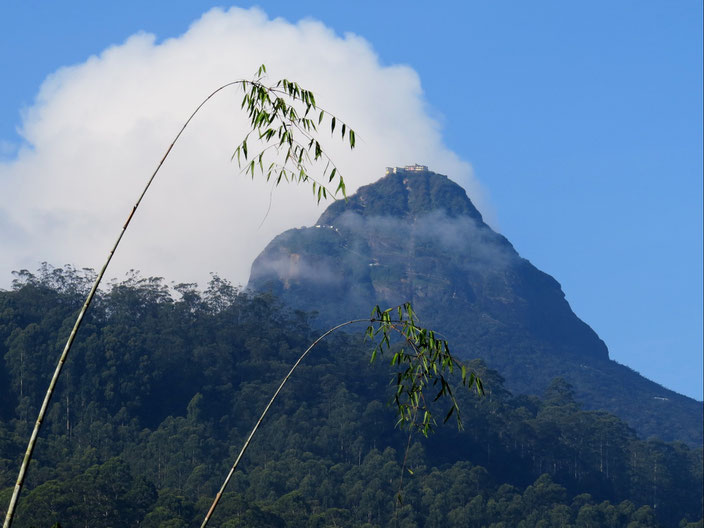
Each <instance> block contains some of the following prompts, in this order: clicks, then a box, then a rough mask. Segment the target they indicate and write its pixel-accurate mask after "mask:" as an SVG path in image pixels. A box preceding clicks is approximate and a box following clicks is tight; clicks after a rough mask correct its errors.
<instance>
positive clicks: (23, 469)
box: [3, 80, 249, 528]
mask: <svg viewBox="0 0 704 528" xmlns="http://www.w3.org/2000/svg"><path fill="white" fill-rule="evenodd" d="M246 82H249V81H244V80H239V81H232V82H229V83H227V84H223V85H222V86H220V87H219V88H218V89H216V90H215V91H213V92H212V93H211V94H210V95H209V96H208V97H206V98H205V99H203V101H202V102H201V103H200V104H199V105H198V107H196V109H195V110H194V111H193V113H192V114H191V115H190V117H189V118H188V120H187V121H186V122H185V124H184V125H183V126H182V127H181V130H179V132H178V134H176V137H175V138H174V140H173V141H172V142H171V144H170V145H169V148H167V149H166V153H165V154H164V156H163V157H162V158H161V161H160V162H159V164H158V165H157V167H156V169H155V170H154V172H153V173H152V175H151V177H150V178H149V180H148V181H147V184H146V185H145V186H144V189H143V190H142V192H141V194H140V195H139V198H138V199H137V201H136V202H135V204H134V206H133V207H132V210H131V211H130V214H129V216H128V217H127V220H126V221H125V223H124V224H123V226H122V229H121V230H120V234H119V235H118V236H117V240H115V243H114V244H113V246H112V249H111V250H110V253H108V256H107V259H106V260H105V263H104V264H103V267H102V268H101V269H100V273H98V276H97V277H96V278H95V282H94V283H93V287H92V288H91V289H90V292H89V293H88V296H87V297H86V300H85V302H84V303H83V307H82V308H81V311H80V312H79V313H78V317H77V318H76V322H75V323H74V324H73V329H72V330H71V333H70V334H69V336H68V340H67V341H66V345H65V346H64V349H63V352H62V353H61V357H60V358H59V362H58V363H57V364H56V369H55V370H54V375H53V376H52V378H51V381H50V382H49V388H48V389H47V391H46V394H45V395H44V401H43V402H42V406H41V407H40V409H39V415H38V416H37V421H36V422H35V423H34V429H33V430H32V435H31V436H30V438H29V443H28V444H27V450H26V451H25V454H24V458H23V459H22V465H21V466H20V471H19V474H18V476H17V482H16V483H15V488H14V490H13V492H12V498H11V499H10V504H9V505H8V508H7V513H6V514H5V522H4V523H3V528H10V526H11V524H12V519H13V517H14V515H15V509H16V507H17V500H18V499H19V495H20V492H21V491H22V486H23V484H24V479H25V476H26V474H27V469H28V468H29V463H30V461H31V459H32V453H33V452H34V448H35V446H36V444H37V438H38V436H39V430H40V429H41V426H42V423H43V422H44V416H45V415H46V411H47V409H48V408H49V403H50V402H51V397H52V396H53V395H54V389H55V388H56V383H57V382H58V380H59V376H60V375H61V370H62V369H63V366H64V363H65V362H66V359H67V358H68V353H69V351H70V350H71V345H73V342H74V340H75V339H76V334H77V332H78V328H79V327H80V326H81V322H82V321H83V317H84V316H85V314H86V312H87V311H88V308H89V307H90V305H91V303H92V302H93V298H94V297H95V293H96V292H97V291H98V286H100V282H101V281H102V279H103V275H105V271H106V270H107V268H108V265H109V264H110V261H111V260H112V257H113V255H114V254H115V251H116V250H117V247H118V246H119V245H120V241H121V240H122V237H123V235H124V234H125V231H126V230H127V227H128V226H129V225H130V222H131V221H132V217H133V216H134V213H135V212H136V211H137V208H138V207H139V204H140V203H141V202H142V199H143V198H144V195H145V194H146V193H147V190H149V187H150V186H151V184H152V182H153V181H154V178H155V177H156V175H157V173H158V172H159V169H161V166H162V165H163V164H164V161H166V158H167V156H168V155H169V153H170V152H171V149H172V148H173V146H174V145H175V144H176V141H178V139H179V138H180V137H181V134H182V133H183V131H184V130H185V129H186V127H187V126H188V124H189V123H190V122H191V120H192V119H193V118H194V117H195V115H196V114H197V113H198V111H199V110H200V109H201V108H202V107H203V105H205V103H207V102H208V101H209V100H210V99H211V98H212V97H213V96H214V95H215V94H217V93H218V92H220V91H221V90H224V89H225V88H227V87H228V86H232V85H235V84H243V83H246Z"/></svg>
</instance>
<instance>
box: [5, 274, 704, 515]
mask: <svg viewBox="0 0 704 528" xmlns="http://www.w3.org/2000/svg"><path fill="white" fill-rule="evenodd" d="M91 278H92V272H91V271H90V270H81V271H78V270H75V269H73V268H70V267H66V268H52V267H50V266H46V265H45V266H43V267H42V268H41V269H40V270H39V271H38V272H37V273H30V272H28V271H22V272H18V273H16V280H15V281H14V285H13V288H12V290H10V291H0V361H1V363H0V402H2V404H1V405H0V512H4V508H6V505H7V503H8V501H9V497H10V495H11V491H12V488H11V486H12V485H13V483H14V479H15V477H16V471H17V468H18V466H19V462H20V460H21V456H22V452H23V451H24V446H25V443H26V441H27V438H28V436H29V433H30V430H31V427H32V425H33V421H34V418H35V416H36V411H37V409H38V406H39V404H40V402H41V398H42V396H43V393H44V391H45V389H46V385H47V383H48V379H49V377H50V375H51V372H52V371H53V368H54V364H55V361H56V358H57V356H58V354H59V350H60V348H61V347H62V345H63V342H64V341H65V339H66V336H67V334H68V332H69V331H70V328H71V325H72V324H73V320H74V317H75V314H76V313H77V311H78V309H79V308H80V305H81V303H82V301H83V298H84V295H85V292H86V290H87V288H88V287H89V284H90V281H91ZM370 308H371V307H370ZM360 315H362V316H364V315H365V314H360ZM420 315H421V317H422V315H423V314H422V313H421V314H420ZM314 321H315V314H314V313H304V312H301V311H292V310H289V309H287V308H286V307H285V306H283V305H281V303H280V302H279V301H278V300H277V299H276V298H275V297H273V296H271V295H264V294H248V293H246V292H242V291H240V290H238V289H237V288H235V287H233V286H232V285H231V284H229V283H228V282H227V281H225V280H222V279H220V278H218V277H217V276H214V277H213V278H212V280H211V282H210V284H209V285H208V286H207V288H205V289H204V290H200V289H198V288H197V287H196V285H193V284H178V285H168V284H167V283H166V282H165V281H164V280H162V279H158V278H142V277H140V276H139V274H137V273H134V274H132V275H131V276H129V277H128V278H127V279H126V280H125V281H123V282H113V283H112V284H111V285H110V286H109V287H108V288H107V289H106V290H105V291H103V292H102V293H101V294H100V297H99V299H98V300H97V302H96V304H95V305H94V307H93V308H92V311H91V312H90V314H89V316H88V317H87V318H86V320H85V321H84V323H83V326H82V327H81V329H80V335H79V337H78V339H77V341H76V344H75V346H74V350H73V352H72V357H71V358H70V359H69V361H68V363H67V366H66V370H65V373H64V376H63V378H62V380H61V381H60V383H59V387H58V391H57V393H56V395H55V397H54V400H53V402H52V406H51V410H50V416H49V419H48V420H47V422H46V423H45V425H44V429H43V432H42V438H41V439H40V442H39V444H38V448H37V451H36V453H35V459H34V461H33V463H32V465H31V468H30V473H29V477H28V489H26V490H25V491H24V492H23V495H22V497H21V498H20V508H19V514H18V517H17V521H16V523H15V526H18V527H30V526H36V527H49V526H52V525H54V524H55V523H57V522H58V523H60V524H61V526H63V527H64V528H68V527H73V526H77V527H83V526H85V527H95V526H105V527H107V526H146V527H171V528H175V527H191V526H199V525H200V521H201V520H202V517H203V515H204V514H205V511H206V510H207V508H208V507H209V505H210V501H211V500H212V497H213V496H214V494H215V493H216V491H217V489H218V488H219V486H220V484H221V482H222V480H223V478H224V476H225V474H226V473H227V470H228V468H229V467H230V465H231V463H232V461H233V458H234V456H235V455H236V453H237V452H238V451H239V448H240V447H241V445H242V442H243V441H244V438H245V437H246V435H247V433H248V432H249V430H250V428H251V427H252V426H253V425H254V423H255V421H256V420H257V417H258V415H259V413H260V412H261V410H262V409H263V407H264V406H265V404H266V402H267V401H268V399H269V397H270V396H271V394H272V392H273V390H274V389H275V387H276V386H277V384H278V382H279V381H280V380H281V378H282V377H283V375H284V374H285V372H286V371H287V370H288V368H289V367H290V366H291V364H292V363H293V361H294V360H295V359H296V358H297V357H298V355H300V353H301V352H302V350H303V349H305V348H306V347H307V346H308V345H309V344H310V343H311V342H312V341H313V340H314V339H315V338H316V337H317V334H316V332H314V331H313V330H311V327H312V326H314V324H313V323H314ZM359 330H360V331H359V335H357V334H354V333H350V334H344V333H339V334H337V335H333V336H331V337H330V338H329V339H328V340H327V341H325V342H323V343H322V344H321V345H320V346H319V348H317V349H316V351H315V352H314V353H313V354H312V355H311V356H310V357H309V358H307V360H306V363H305V364H303V365H302V366H301V368H300V369H299V370H298V371H297V372H296V374H295V375H294V377H293V378H292V379H291V382H290V384H289V385H287V387H286V388H285V390H284V393H283V394H282V398H281V399H280V400H278V401H277V403H276V405H275V407H274V408H273V412H272V414H270V415H269V416H268V417H267V419H266V421H265V423H264V425H263V428H262V430H261V431H260V434H259V435H258V436H257V437H255V440H254V443H253V445H252V448H251V449H250V451H248V452H247V455H246V457H245V460H244V464H243V466H242V469H241V471H238V472H237V473H236V474H235V478H234V479H233V482H232V483H231V485H230V487H229V488H228V490H227V493H226V495H225V499H224V501H223V502H222V503H221V506H220V508H219V510H218V511H217V513H216V515H215V518H214V521H215V522H214V523H213V525H215V526H222V527H240V526H261V527H267V526H271V527H324V526H350V527H351V526H355V527H356V526H363V527H386V526H388V527H395V526H398V527H404V528H409V527H422V526H426V527H465V526H472V527H474V526H476V527H488V528H500V527H502V528H509V527H520V528H528V527H541V528H547V527H570V526H573V527H594V526H604V527H628V528H636V527H659V526H674V527H689V528H691V527H696V526H698V527H702V526H703V522H702V520H701V519H702V450H701V449H697V450H695V449H692V448H690V447H688V446H686V445H684V444H682V443H665V442H662V441H659V440H658V439H656V438H649V439H647V440H646V439H641V438H638V437H637V435H636V434H635V433H634V431H633V430H632V429H630V428H629V427H628V426H627V425H626V424H625V423H624V422H623V421H621V420H620V419H618V418H616V417H614V416H612V415H609V414H607V413H605V412H599V411H586V410H583V409H581V408H580V406H579V405H578V404H577V403H576V402H575V399H574V395H573V391H572V388H571V386H570V385H569V384H568V383H567V382H565V381H564V380H562V379H559V378H558V379H555V380H553V382H552V383H551V384H550V386H549V387H548V389H547V390H546V391H545V393H544V394H543V395H541V397H537V396H526V395H521V396H513V395H512V394H511V393H510V392H509V391H508V390H506V389H505V387H504V384H503V380H502V378H501V376H500V375H499V374H498V373H497V372H495V371H492V370H490V369H488V368H486V367H485V365H484V364H483V363H482V362H481V361H474V362H471V363H470V364H469V366H470V367H471V368H472V369H474V370H475V371H476V372H478V373H479V374H480V375H481V377H482V379H483V382H484V387H485V389H486V394H485V395H484V396H483V397H482V396H478V395H476V394H475V393H473V392H470V391H466V390H465V391H462V390H460V389H459V388H457V389H455V391H456V394H457V396H458V400H459V403H460V408H461V412H462V419H463V422H464V424H465V428H464V430H462V431H458V430H457V429H456V427H454V426H453V425H450V424H449V423H448V424H447V425H445V426H440V427H438V428H437V430H436V432H435V434H433V435H431V436H430V437H429V438H427V439H425V438H423V437H422V436H416V435H409V433H408V431H402V430H399V429H397V428H395V427H394V421H395V419H394V412H393V409H391V408H390V407H389V406H388V405H387V404H388V401H389V400H390V398H391V396H392V395H391V394H390V385H389V379H390V376H391V375H393V370H392V367H390V366H389V365H388V362H379V363H375V364H373V365H372V364H370V361H369V354H368V351H369V348H370V345H369V343H368V342H367V343H365V342H364V341H363V339H362V331H363V328H360V329H359Z"/></svg>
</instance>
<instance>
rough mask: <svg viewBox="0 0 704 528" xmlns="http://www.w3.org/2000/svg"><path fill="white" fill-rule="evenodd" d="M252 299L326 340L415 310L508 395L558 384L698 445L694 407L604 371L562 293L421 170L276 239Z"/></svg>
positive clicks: (464, 201) (397, 176) (604, 358)
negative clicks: (303, 316)
mask: <svg viewBox="0 0 704 528" xmlns="http://www.w3.org/2000/svg"><path fill="white" fill-rule="evenodd" d="M249 287H250V288H252V289H256V290H270V291H272V292H273V293H275V294H276V295H278V296H280V297H281V298H282V299H283V301H284V302H286V303H287V304H288V305H290V306H292V307H294V308H300V309H303V310H307V311H317V312H318V313H319V316H318V320H317V321H318V324H319V326H320V327H321V328H322V327H327V326H331V325H332V324H335V323H337V322H341V321H344V320H347V319H351V318H355V317H364V316H366V315H367V314H369V313H370V311H371V308H372V307H373V306H374V305H376V304H379V305H380V306H382V307H389V306H394V305H397V304H399V303H402V302H405V301H410V302H411V303H413V306H414V309H415V311H416V312H417V313H418V314H419V316H420V317H421V318H422V321H423V323H424V324H425V325H426V326H429V327H432V328H434V329H436V330H437V331H439V332H441V333H442V334H444V335H445V336H447V338H448V339H449V340H450V342H451V344H452V347H453V350H454V352H455V353H457V354H458V355H459V356H460V357H464V358H475V357H481V358H482V359H484V360H485V361H486V362H487V364H488V365H489V366H490V367H492V368H495V369H497V370H498V371H499V372H500V373H501V374H502V375H503V376H504V377H505V378H506V385H507V387H508V388H509V389H510V390H512V391H513V392H515V393H534V394H541V393H542V391H543V390H544V389H545V387H547V385H548V383H549V382H550V381H551V380H552V379H553V378H554V377H558V376H559V377H563V378H565V379H567V380H568V381H569V382H570V383H571V384H572V385H573V386H574V387H575V390H576V393H577V396H578V398H580V400H581V401H582V403H583V404H584V406H585V407H587V408H592V409H605V410H608V411H611V412H613V413H614V414H617V415H619V416H621V417H622V418H624V419H625V420H626V421H628V422H629V423H631V425H632V426H633V427H634V428H636V429H637V430H639V432H641V433H642V434H644V435H651V434H655V435H657V436H659V437H661V438H664V439H677V440H682V441H686V442H689V443H692V442H694V443H699V444H701V439H702V433H701V423H702V422H701V420H702V409H701V404H699V403H697V402H696V401H694V400H692V399H690V398H686V397H684V396H681V395H678V394H676V393H674V392H672V391H669V390H667V389H664V388H663V387H661V386H659V385H657V384H655V383H653V382H651V381H648V380H646V379H645V378H643V377H642V376H640V375H639V374H637V373H635V372H633V371H631V370H630V369H628V368H627V367H624V366H622V365H619V364H617V363H615V362H613V361H611V360H609V358H608V350H607V348H606V345H605V344H604V342H603V341H602V340H601V339H600V338H599V337H598V336H597V335H596V333H595V332H594V331H593V330H592V329H591V328H590V327H589V326H588V325H587V324H585V323H584V322H583V321H581V320H580V319H579V318H578V317H577V316H576V315H575V314H574V313H573V312H572V310H571V308H570V306H569V304H568V303H567V301H566V300H565V295H564V293H563V292H562V290H561V288H560V285H559V283H558V282H557V281H556V280H555V279H553V278H552V277H551V276H549V275H547V274H545V273H543V272H542V271H540V270H538V269H537V268H535V267H534V266H533V265H532V264H531V263H530V262H529V261H527V260H526V259H523V258H521V257H520V256H519V255H518V253H517V252H516V251H515V249H514V248H513V246H512V245H511V244H510V243H509V241H508V240H506V238H504V237H503V236H501V235H500V234H498V233H496V232H494V231H493V230H492V229H491V228H490V227H489V226H487V225H486V224H485V223H484V221H483V220H482V216H481V214H480V213H479V211H477V209H476V208H475V207H474V205H473V204H472V202H471V201H470V199H469V198H468V197H467V194H466V193H465V191H464V190H463V189H462V188H461V187H460V186H459V185H457V184H455V183H453V182H452V181H450V180H449V179H448V178H447V177H446V176H443V175H440V174H436V173H434V172H431V171H428V170H427V168H425V167H422V166H411V167H406V168H396V169H387V174H386V176H385V177H384V178H382V179H381V180H379V181H378V182H376V183H374V184H372V185H368V186H365V187H362V188H360V189H359V191H358V192H357V193H356V194H354V195H353V196H351V197H350V198H349V199H348V201H347V202H345V201H344V200H340V201H337V202H335V203H333V204H332V205H330V207H328V209H327V210H326V211H325V212H324V213H323V214H322V216H321V217H320V219H319V220H318V222H317V223H316V225H315V226H313V227H309V228H302V229H292V230H289V231H286V232H285V233H283V234H281V235H279V236H278V237H276V238H275V239H274V240H273V241H272V242H271V243H270V244H269V245H268V246H267V248H266V249H265V250H264V251H263V252H262V253H261V255H259V257H257V259H256V260H255V261H254V263H253V265H252V272H251V276H250V281H249ZM683 420H684V423H683Z"/></svg>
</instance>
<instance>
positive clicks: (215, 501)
mask: <svg viewBox="0 0 704 528" xmlns="http://www.w3.org/2000/svg"><path fill="white" fill-rule="evenodd" d="M375 321H376V320H375V319H353V320H351V321H347V322H345V323H341V324H339V325H337V326H334V327H333V328H331V329H330V330H328V331H327V332H325V333H324V334H323V335H321V336H320V337H319V338H318V339H316V340H315V341H313V343H312V344H311V345H310V346H309V347H308V348H307V349H306V351H305V352H303V354H301V356H300V357H299V358H298V360H296V362H295V363H294V364H293V366H292V367H291V370H289V371H288V374H286V376H285V377H284V379H283V380H282V381H281V383H280V384H279V388H278V389H276V392H274V395H273V396H272V397H271V400H269V403H268V404H267V405H266V407H265V408H264V412H262V414H261V416H260V417H259V420H257V423H256V424H255V425H254V427H253V428H252V430H251V431H250V433H249V436H248V437H247V440H246V441H245V443H244V445H243V446H242V449H241V450H240V453H239V455H237V459H235V463H234V464H233V465H232V467H231V468H230V472H229V473H228V474H227V477H225V481H224V482H223V483H222V486H220V491H218V492H217V494H216V495H215V499H213V503H212V504H211V505H210V509H209V510H208V513H206V514H205V518H204V519H203V524H201V525H200V528H205V526H206V525H207V524H208V521H210V518H211V517H212V516H213V512H214V511H215V508H216V507H217V505H218V502H220V498H221V497H222V494H223V493H224V492H225V488H226V487H227V485H228V484H229V483H230V479H231V478H232V475H233V474H234V473H235V470H236V469H237V466H238V465H239V463H240V460H242V455H244V452H245V451H247V448H248V447H249V444H250V443H251V442H252V437H253V436H254V433H256V432H257V429H259V426H260V425H261V423H262V420H264V417H265V416H266V414H267V413H268V412H269V408H270V407H271V405H272V404H273V403H274V400H276V397H277V396H278V395H279V393H280V392H281V389H283V388H284V385H286V382H287V381H288V379H289V378H290V377H291V374H293V372H294V371H295V370H296V368H298V365H300V363H301V361H303V360H304V359H305V357H306V356H307V355H308V352H310V351H311V350H313V348H315V346H316V345H317V344H318V343H320V342H321V341H322V340H323V339H325V338H326V337H327V336H329V335H330V334H332V333H333V332H334V331H335V330H338V329H340V328H342V327H343V326H349V325H351V324H355V323H373V322H375Z"/></svg>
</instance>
